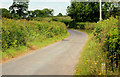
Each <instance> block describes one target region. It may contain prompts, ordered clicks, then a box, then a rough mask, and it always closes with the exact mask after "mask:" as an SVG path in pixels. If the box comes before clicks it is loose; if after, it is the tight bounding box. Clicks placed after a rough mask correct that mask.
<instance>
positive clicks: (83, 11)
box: [67, 2, 99, 22]
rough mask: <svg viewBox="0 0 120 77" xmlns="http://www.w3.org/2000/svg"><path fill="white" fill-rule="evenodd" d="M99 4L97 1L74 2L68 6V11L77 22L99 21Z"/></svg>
mask: <svg viewBox="0 0 120 77" xmlns="http://www.w3.org/2000/svg"><path fill="white" fill-rule="evenodd" d="M98 5H99V3H97V2H72V3H71V6H68V9H67V13H68V16H70V17H71V18H72V19H74V20H75V21H77V22H85V21H91V22H92V21H98V20H99V10H97V9H99V6H98Z"/></svg>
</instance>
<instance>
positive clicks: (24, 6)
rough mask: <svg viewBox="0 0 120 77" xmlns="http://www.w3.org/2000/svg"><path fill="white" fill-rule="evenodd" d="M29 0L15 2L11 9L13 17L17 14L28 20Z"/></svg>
mask: <svg viewBox="0 0 120 77" xmlns="http://www.w3.org/2000/svg"><path fill="white" fill-rule="evenodd" d="M28 5H29V0H13V4H12V5H11V6H10V7H9V10H10V13H11V14H12V16H14V15H15V14H17V15H18V16H20V17H22V18H26V16H27V14H28Z"/></svg>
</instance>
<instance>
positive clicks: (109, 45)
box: [94, 17, 120, 70]
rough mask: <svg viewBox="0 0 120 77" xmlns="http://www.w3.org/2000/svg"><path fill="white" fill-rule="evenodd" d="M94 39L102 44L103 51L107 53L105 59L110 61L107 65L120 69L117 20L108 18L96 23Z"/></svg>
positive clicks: (119, 40)
mask: <svg viewBox="0 0 120 77" xmlns="http://www.w3.org/2000/svg"><path fill="white" fill-rule="evenodd" d="M94 35H95V37H96V38H97V39H98V40H99V42H101V43H103V49H104V51H105V52H107V57H108V59H109V60H110V62H109V63H108V64H109V65H111V66H112V68H111V69H112V70H113V68H114V67H119V69H120V38H119V37H120V34H119V23H118V19H116V18H114V17H110V18H109V19H107V20H103V21H99V22H97V23H96V26H95V31H94Z"/></svg>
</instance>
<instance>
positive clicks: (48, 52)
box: [2, 30, 88, 75]
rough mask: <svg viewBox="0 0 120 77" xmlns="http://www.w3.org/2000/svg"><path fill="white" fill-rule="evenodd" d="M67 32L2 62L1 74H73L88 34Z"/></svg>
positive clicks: (73, 31) (74, 31)
mask: <svg viewBox="0 0 120 77" xmlns="http://www.w3.org/2000/svg"><path fill="white" fill-rule="evenodd" d="M68 32H69V33H70V36H69V38H67V39H64V40H62V41H60V42H57V43H55V44H52V45H50V46H47V47H44V48H41V49H39V50H36V51H34V52H31V53H30V54H27V55H24V56H21V57H19V58H17V59H13V60H11V61H8V62H6V63H3V64H2V73H3V75H73V74H74V69H75V65H76V64H77V62H78V59H79V56H80V52H81V50H82V48H83V46H84V45H85V43H86V40H87V39H88V35H87V34H85V33H83V32H79V31H76V30H68Z"/></svg>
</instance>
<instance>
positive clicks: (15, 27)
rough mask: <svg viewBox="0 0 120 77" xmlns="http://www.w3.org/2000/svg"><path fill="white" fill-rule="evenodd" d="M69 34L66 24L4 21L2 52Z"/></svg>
mask: <svg viewBox="0 0 120 77" xmlns="http://www.w3.org/2000/svg"><path fill="white" fill-rule="evenodd" d="M64 34H67V29H66V26H65V24H64V23H61V22H54V21H51V22H48V21H27V20H22V19H21V20H13V19H6V18H3V19H2V51H5V50H6V49H9V48H13V47H19V46H22V45H24V46H27V45H28V44H29V42H31V41H34V40H39V41H43V40H44V39H47V38H53V37H59V36H62V35H64Z"/></svg>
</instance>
